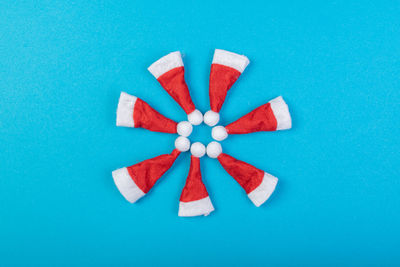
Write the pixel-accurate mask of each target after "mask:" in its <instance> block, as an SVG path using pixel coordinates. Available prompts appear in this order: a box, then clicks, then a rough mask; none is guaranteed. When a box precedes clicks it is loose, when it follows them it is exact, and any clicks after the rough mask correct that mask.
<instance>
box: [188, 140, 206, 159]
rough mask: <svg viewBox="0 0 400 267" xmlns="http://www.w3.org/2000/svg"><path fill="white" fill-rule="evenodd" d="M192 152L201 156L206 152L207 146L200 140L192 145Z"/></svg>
mask: <svg viewBox="0 0 400 267" xmlns="http://www.w3.org/2000/svg"><path fill="white" fill-rule="evenodd" d="M190 153H192V155H193V156H195V157H196V158H201V157H202V156H204V155H205V154H206V147H205V146H204V145H203V144H202V143H200V142H196V143H193V144H192V146H191V147H190Z"/></svg>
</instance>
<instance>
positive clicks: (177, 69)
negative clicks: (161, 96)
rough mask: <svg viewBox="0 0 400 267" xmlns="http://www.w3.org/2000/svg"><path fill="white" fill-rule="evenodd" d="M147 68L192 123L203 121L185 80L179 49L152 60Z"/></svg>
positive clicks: (196, 123)
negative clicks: (154, 60)
mask: <svg viewBox="0 0 400 267" xmlns="http://www.w3.org/2000/svg"><path fill="white" fill-rule="evenodd" d="M148 70H149V71H150V73H151V74H152V75H153V76H154V77H155V78H156V79H157V81H158V82H159V83H160V84H161V86H162V87H163V88H164V89H165V91H167V93H168V94H169V95H170V96H171V97H172V98H173V99H175V101H176V102H177V103H178V104H179V105H180V106H181V107H182V108H183V110H184V111H185V112H186V114H187V115H188V120H189V121H190V123H192V124H193V125H198V124H200V123H202V122H203V115H202V114H201V112H200V111H199V110H197V109H196V108H195V105H194V104H193V101H192V98H191V97H190V93H189V89H188V86H187V84H186V82H185V69H184V66H183V61H182V56H181V53H180V52H179V51H176V52H172V53H169V54H168V55H166V56H164V57H162V58H160V59H159V60H157V61H156V62H154V63H153V64H152V65H151V66H150V67H149V68H148Z"/></svg>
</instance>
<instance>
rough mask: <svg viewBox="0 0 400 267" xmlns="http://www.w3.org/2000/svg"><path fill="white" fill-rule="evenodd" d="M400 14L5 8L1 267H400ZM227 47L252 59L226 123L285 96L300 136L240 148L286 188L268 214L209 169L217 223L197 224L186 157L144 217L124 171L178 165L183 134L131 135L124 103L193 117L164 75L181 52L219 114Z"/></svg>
mask: <svg viewBox="0 0 400 267" xmlns="http://www.w3.org/2000/svg"><path fill="white" fill-rule="evenodd" d="M399 12H400V5H399V3H398V2H397V1H375V2H372V1H356V2H352V3H349V1H334V2H331V3H325V2H321V1H280V2H279V3H278V2H275V3H269V2H266V1H256V2H252V3H250V2H249V3H244V2H242V1H218V2H217V1H201V2H194V1H193V2H192V1H182V2H173V3H171V2H170V1H168V2H166V3H161V2H152V1H143V3H134V2H133V1H132V2H131V1H96V2H95V1H92V2H90V3H82V2H79V1H78V2H72V3H68V4H67V2H66V1H3V2H2V3H0V77H1V78H0V265H10V264H26V265H46V264H48V265H72V264H74V265H75V264H76V265H77V264H81V265H99V264H110V265H111V264H112V265H118V264H123V265H131V266H142V265H145V264H150V265H153V266H155V265H171V266H180V265H182V266H201V265H203V266H204V265H210V266H221V265H237V266H267V265H271V266H273V265H297V266H309V265H337V264H340V265H352V266H354V265H366V264H373V265H378V264H379V265H399V264H400V256H399V253H398V252H399V247H400V241H399V240H400V230H399V225H400V215H399V208H400V195H399V192H400V191H399V190H400V182H399V174H400V173H399V163H400V160H399V158H400V157H399V156H400V155H399V135H400V130H399V119H398V118H399V111H400V108H399V102H400V93H399V88H400V81H399V77H400V61H399V55H400V32H399V28H400V20H399ZM214 48H222V49H227V50H230V51H234V52H238V53H242V54H245V55H247V56H248V57H249V59H250V61H251V63H250V65H249V67H248V69H246V71H245V72H244V73H243V75H242V76H241V77H240V80H239V81H238V82H237V83H236V84H235V85H234V87H233V88H232V90H231V91H230V92H229V96H228V98H227V101H226V103H225V105H224V107H223V109H222V112H221V116H222V123H223V124H225V123H228V122H231V121H233V120H234V119H236V118H238V117H240V116H241V115H243V114H245V113H247V112H249V111H250V110H252V109H253V108H255V107H257V106H259V105H260V104H263V103H265V102H267V101H269V100H270V99H272V98H274V97H276V96H279V95H282V96H283V97H284V99H285V100H286V102H287V103H288V105H289V108H290V111H291V113H292V116H293V129H291V130H290V131H282V132H275V133H274V132H272V133H257V134H252V135H247V136H232V137H230V138H229V139H228V140H226V141H224V142H223V147H224V150H225V151H226V152H227V153H229V154H231V155H232V156H234V157H237V158H239V159H241V160H244V161H246V162H249V163H251V164H253V165H254V166H256V167H258V168H261V169H263V170H265V171H267V172H269V173H271V174H273V175H275V176H277V177H279V178H280V181H279V183H278V187H277V190H276V191H275V193H274V195H273V196H272V197H271V199H270V200H268V202H267V203H266V204H264V205H263V206H262V207H260V208H256V207H254V206H253V205H252V203H251V202H250V201H249V200H248V199H247V197H246V195H245V194H244V192H243V191H242V190H241V188H240V187H239V186H238V185H237V184H236V182H235V181H234V180H233V179H232V178H231V177H230V176H229V175H228V174H226V173H225V171H224V170H223V169H222V168H221V166H219V164H218V162H216V161H215V160H212V159H209V158H204V159H202V171H203V177H204V180H205V183H206V185H207V188H208V190H209V193H210V196H211V198H212V200H213V203H214V205H215V208H216V211H215V212H213V213H212V214H211V215H210V216H208V217H202V218H189V219H187V218H179V217H178V216H177V212H178V200H179V196H180V193H181V190H182V188H183V185H184V182H185V178H186V176H187V172H188V169H189V155H188V154H185V155H183V156H181V157H180V158H179V159H178V161H177V162H176V163H175V165H174V166H173V168H172V169H171V170H170V171H169V172H168V173H167V174H166V175H165V176H164V177H163V178H162V180H161V181H160V182H159V183H158V184H157V185H156V186H155V188H154V189H153V190H152V191H151V193H150V194H149V195H148V196H146V197H145V198H143V199H142V200H141V201H139V202H138V203H137V204H134V205H131V204H129V203H128V202H127V201H125V200H124V199H123V197H122V196H121V195H120V194H119V192H118V191H117V189H116V187H115V186H114V184H113V181H112V178H111V171H112V170H114V169H117V168H120V167H123V166H129V165H132V164H134V163H136V162H138V161H141V160H144V159H147V158H150V157H153V156H156V155H159V154H162V153H168V152H170V151H171V150H172V148H173V142H174V139H175V138H176V136H175V135H168V134H161V133H153V132H149V131H145V130H141V129H126V128H119V127H116V126H115V111H116V107H117V102H118V97H119V93H120V91H126V92H128V93H130V94H134V95H136V96H138V97H141V98H143V99H144V100H146V101H147V102H148V103H149V104H150V105H152V106H153V107H155V108H156V109H157V110H158V111H160V112H161V113H162V114H164V115H166V116H168V117H170V118H173V119H174V120H176V121H180V120H184V119H185V117H186V116H185V114H184V112H183V111H182V110H181V109H180V108H179V106H178V105H177V104H176V103H175V102H174V101H173V100H172V99H171V98H170V97H169V96H168V95H167V93H166V92H165V91H164V90H163V89H162V88H161V87H160V86H159V84H158V83H157V81H156V80H155V79H154V78H153V77H152V76H151V75H150V74H149V73H148V71H147V67H148V66H149V65H150V64H151V63H152V62H153V61H155V60H156V59H158V58H159V57H161V56H163V55H165V54H167V53H168V52H171V51H176V50H180V51H181V52H182V53H183V54H184V62H185V65H186V80H187V82H188V84H189V87H190V90H191V94H192V97H193V100H194V102H195V103H196V105H197V106H198V108H199V109H200V110H201V111H203V112H205V111H207V110H208V109H209V100H208V75H209V70H210V64H211V59H212V55H213V50H214ZM199 131H200V130H199ZM201 131H202V132H204V134H208V133H207V130H202V129H201ZM204 134H200V136H201V137H199V138H204V137H203V136H204ZM206 138H207V137H206Z"/></svg>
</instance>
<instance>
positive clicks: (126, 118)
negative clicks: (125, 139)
mask: <svg viewBox="0 0 400 267" xmlns="http://www.w3.org/2000/svg"><path fill="white" fill-rule="evenodd" d="M117 126H125V127H135V128H145V129H147V130H150V131H154V132H163V133H177V128H178V124H177V123H176V122H175V121H173V120H171V119H168V118H166V117H164V116H163V115H161V114H160V113H159V112H158V111H156V110H155V109H153V108H152V107H151V106H150V105H149V104H147V103H146V102H144V101H143V100H142V99H140V98H138V97H136V96H133V95H129V94H127V93H125V92H121V96H120V98H119V102H118V109H117Z"/></svg>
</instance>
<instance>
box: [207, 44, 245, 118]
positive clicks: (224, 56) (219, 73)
mask: <svg viewBox="0 0 400 267" xmlns="http://www.w3.org/2000/svg"><path fill="white" fill-rule="evenodd" d="M249 62H250V61H249V59H248V58H247V57H246V56H242V55H238V54H235V53H232V52H228V51H225V50H221V49H215V52H214V58H213V61H212V65H211V72H210V86H209V94H210V106H211V110H210V111H207V112H206V114H204V122H205V123H206V124H207V125H209V126H214V125H216V124H217V123H218V121H219V111H220V110H221V107H222V104H223V103H224V101H225V97H226V94H227V93H228V90H229V89H230V88H231V87H232V85H233V84H234V83H235V82H236V80H237V79H238V78H239V76H240V74H242V72H243V71H244V70H245V69H246V67H247V65H248V64H249Z"/></svg>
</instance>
